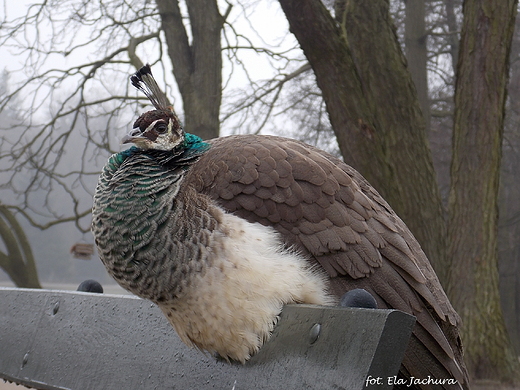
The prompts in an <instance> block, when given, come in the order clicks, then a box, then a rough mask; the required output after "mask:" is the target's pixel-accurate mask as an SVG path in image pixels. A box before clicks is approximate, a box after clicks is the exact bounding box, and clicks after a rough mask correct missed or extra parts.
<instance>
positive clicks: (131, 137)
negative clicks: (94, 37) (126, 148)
mask: <svg viewBox="0 0 520 390" xmlns="http://www.w3.org/2000/svg"><path fill="white" fill-rule="evenodd" d="M145 140H147V138H146V137H145V136H143V133H142V132H141V130H140V129H138V128H137V129H132V130H131V131H130V132H129V133H128V134H127V135H125V136H124V137H123V138H121V143H122V144H129V143H135V142H136V141H137V142H139V141H145Z"/></svg>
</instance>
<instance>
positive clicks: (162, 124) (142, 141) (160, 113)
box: [121, 64, 185, 150]
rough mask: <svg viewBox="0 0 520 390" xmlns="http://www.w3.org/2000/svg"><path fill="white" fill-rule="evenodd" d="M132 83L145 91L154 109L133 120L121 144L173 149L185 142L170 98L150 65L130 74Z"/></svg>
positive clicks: (144, 147) (145, 147)
mask: <svg viewBox="0 0 520 390" xmlns="http://www.w3.org/2000/svg"><path fill="white" fill-rule="evenodd" d="M130 81H131V82H132V85H133V86H134V87H136V88H137V89H139V90H140V91H142V92H144V94H145V95H146V97H148V99H149V100H150V102H151V103H152V104H153V105H154V107H155V110H152V111H148V112H145V113H144V114H142V115H141V116H140V117H139V118H137V120H136V121H135V123H134V126H133V128H132V130H131V131H130V132H129V133H128V134H127V135H125V136H124V137H123V139H122V140H121V143H123V144H127V143H134V144H135V145H136V146H137V147H139V148H141V149H156V150H173V149H174V148H175V147H177V146H178V145H179V144H181V143H183V142H184V138H185V133H184V130H183V128H182V126H181V123H180V121H179V118H178V117H177V115H175V112H174V111H173V107H172V106H171V105H170V103H169V101H168V98H167V97H166V95H165V94H164V93H163V92H162V91H161V89H160V88H159V86H158V85H157V82H156V81H155V79H154V78H153V75H152V70H151V69H150V65H148V64H147V65H145V66H143V67H142V68H141V69H139V70H138V71H137V72H136V73H135V74H133V75H132V77H130Z"/></svg>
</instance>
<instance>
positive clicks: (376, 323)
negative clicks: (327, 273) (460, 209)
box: [0, 288, 415, 390]
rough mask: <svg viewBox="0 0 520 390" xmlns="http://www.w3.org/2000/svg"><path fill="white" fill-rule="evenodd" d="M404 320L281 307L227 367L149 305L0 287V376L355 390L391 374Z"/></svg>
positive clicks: (410, 321)
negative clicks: (270, 328)
mask: <svg viewBox="0 0 520 390" xmlns="http://www.w3.org/2000/svg"><path fill="white" fill-rule="evenodd" d="M414 323H415V318H414V317H412V316H410V315H408V314H405V313H402V312H399V311H396V310H373V309H350V308H340V307H319V306H310V305H289V306H286V307H285V308H284V310H283V312H282V314H281V316H280V321H279V323H278V324H277V326H276V328H275V331H274V333H273V336H272V337H271V339H270V340H269V342H268V343H266V344H265V346H264V347H263V348H262V349H261V351H260V352H259V353H258V354H257V355H256V356H254V357H253V358H252V359H251V360H250V361H249V362H248V363H246V364H245V365H241V364H228V363H226V362H222V361H217V360H216V359H214V358H213V357H211V356H207V355H204V354H202V353H201V352H199V351H197V350H194V349H191V348H188V347H187V346H185V345H184V344H183V343H182V342H181V341H180V340H179V338H178V337H177V335H176V333H175V331H174V330H173V328H172V327H171V326H170V325H169V324H168V322H167V320H166V319H165V318H164V316H163V315H162V313H161V312H160V310H159V309H158V308H157V307H156V306H155V305H153V304H151V303H150V302H147V301H144V300H141V299H138V298H135V297H132V296H119V295H98V294H90V293H81V292H66V291H56V290H30V289H16V288H0V378H3V379H7V380H10V381H14V382H16V383H21V384H24V385H26V386H29V387H34V388H38V389H75V390H76V389H78V390H81V389H104V390H110V389H114V390H121V389H126V390H133V389H136V390H137V389H139V390H141V389H183V390H185V389H201V390H205V389H229V390H232V389H233V390H242V389H253V388H254V389H283V390H291V389H295V390H296V389H298V390H300V389H349V390H355V389H363V388H366V387H365V385H366V384H367V383H366V382H367V381H366V378H367V377H369V376H371V377H373V378H377V377H381V378H386V377H391V376H394V375H396V374H397V372H398V370H399V366H400V364H401V360H402V357H403V355H404V351H405V349H406V346H407V344H408V340H409V337H410V334H411V330H412V327H413V325H414ZM385 382H386V381H385ZM368 388H370V386H368ZM374 388H375V387H374ZM377 388H378V389H384V388H388V387H387V386H386V387H385V386H384V384H383V385H381V386H379V385H378V386H377Z"/></svg>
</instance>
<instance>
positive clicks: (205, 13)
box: [156, 0, 224, 139]
mask: <svg viewBox="0 0 520 390" xmlns="http://www.w3.org/2000/svg"><path fill="white" fill-rule="evenodd" d="M156 3H157V8H158V9H159V14H160V16H161V20H162V29H163V31H164V34H165V37H166V43H167V46H168V55H169V57H170V59H171V61H172V64H173V74H174V76H175V79H176V80H177V84H178V86H179V91H180V93H181V96H182V102H183V107H184V121H185V123H184V127H185V130H186V131H187V132H189V133H193V134H197V135H198V136H200V137H202V138H203V139H210V138H216V137H218V135H219V131H220V119H219V113H220V103H221V100H222V48H221V43H220V39H221V31H222V26H223V23H224V20H223V18H222V16H221V15H220V13H219V10H218V6H217V2H216V1H215V0H186V5H187V7H188V14H189V25H190V28H191V45H190V41H189V38H188V33H187V32H186V28H185V26H184V23H183V19H182V14H181V11H180V8H179V1H178V0H156Z"/></svg>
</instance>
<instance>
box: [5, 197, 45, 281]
mask: <svg viewBox="0 0 520 390" xmlns="http://www.w3.org/2000/svg"><path fill="white" fill-rule="evenodd" d="M0 237H1V238H2V240H3V241H4V244H5V247H6V253H2V252H0V268H2V269H3V270H4V271H5V272H6V273H7V275H9V277H10V278H11V280H12V281H13V282H14V284H15V285H16V286H18V287H26V288H41V285H40V282H39V280H38V273H37V271H36V264H35V262H34V257H33V255H32V251H31V246H30V245H29V241H28V240H27V237H26V236H25V233H24V232H23V230H22V227H21V226H20V224H19V223H18V222H17V221H16V218H15V217H14V215H13V214H12V213H11V212H10V211H9V210H8V209H7V208H6V207H4V206H0Z"/></svg>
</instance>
